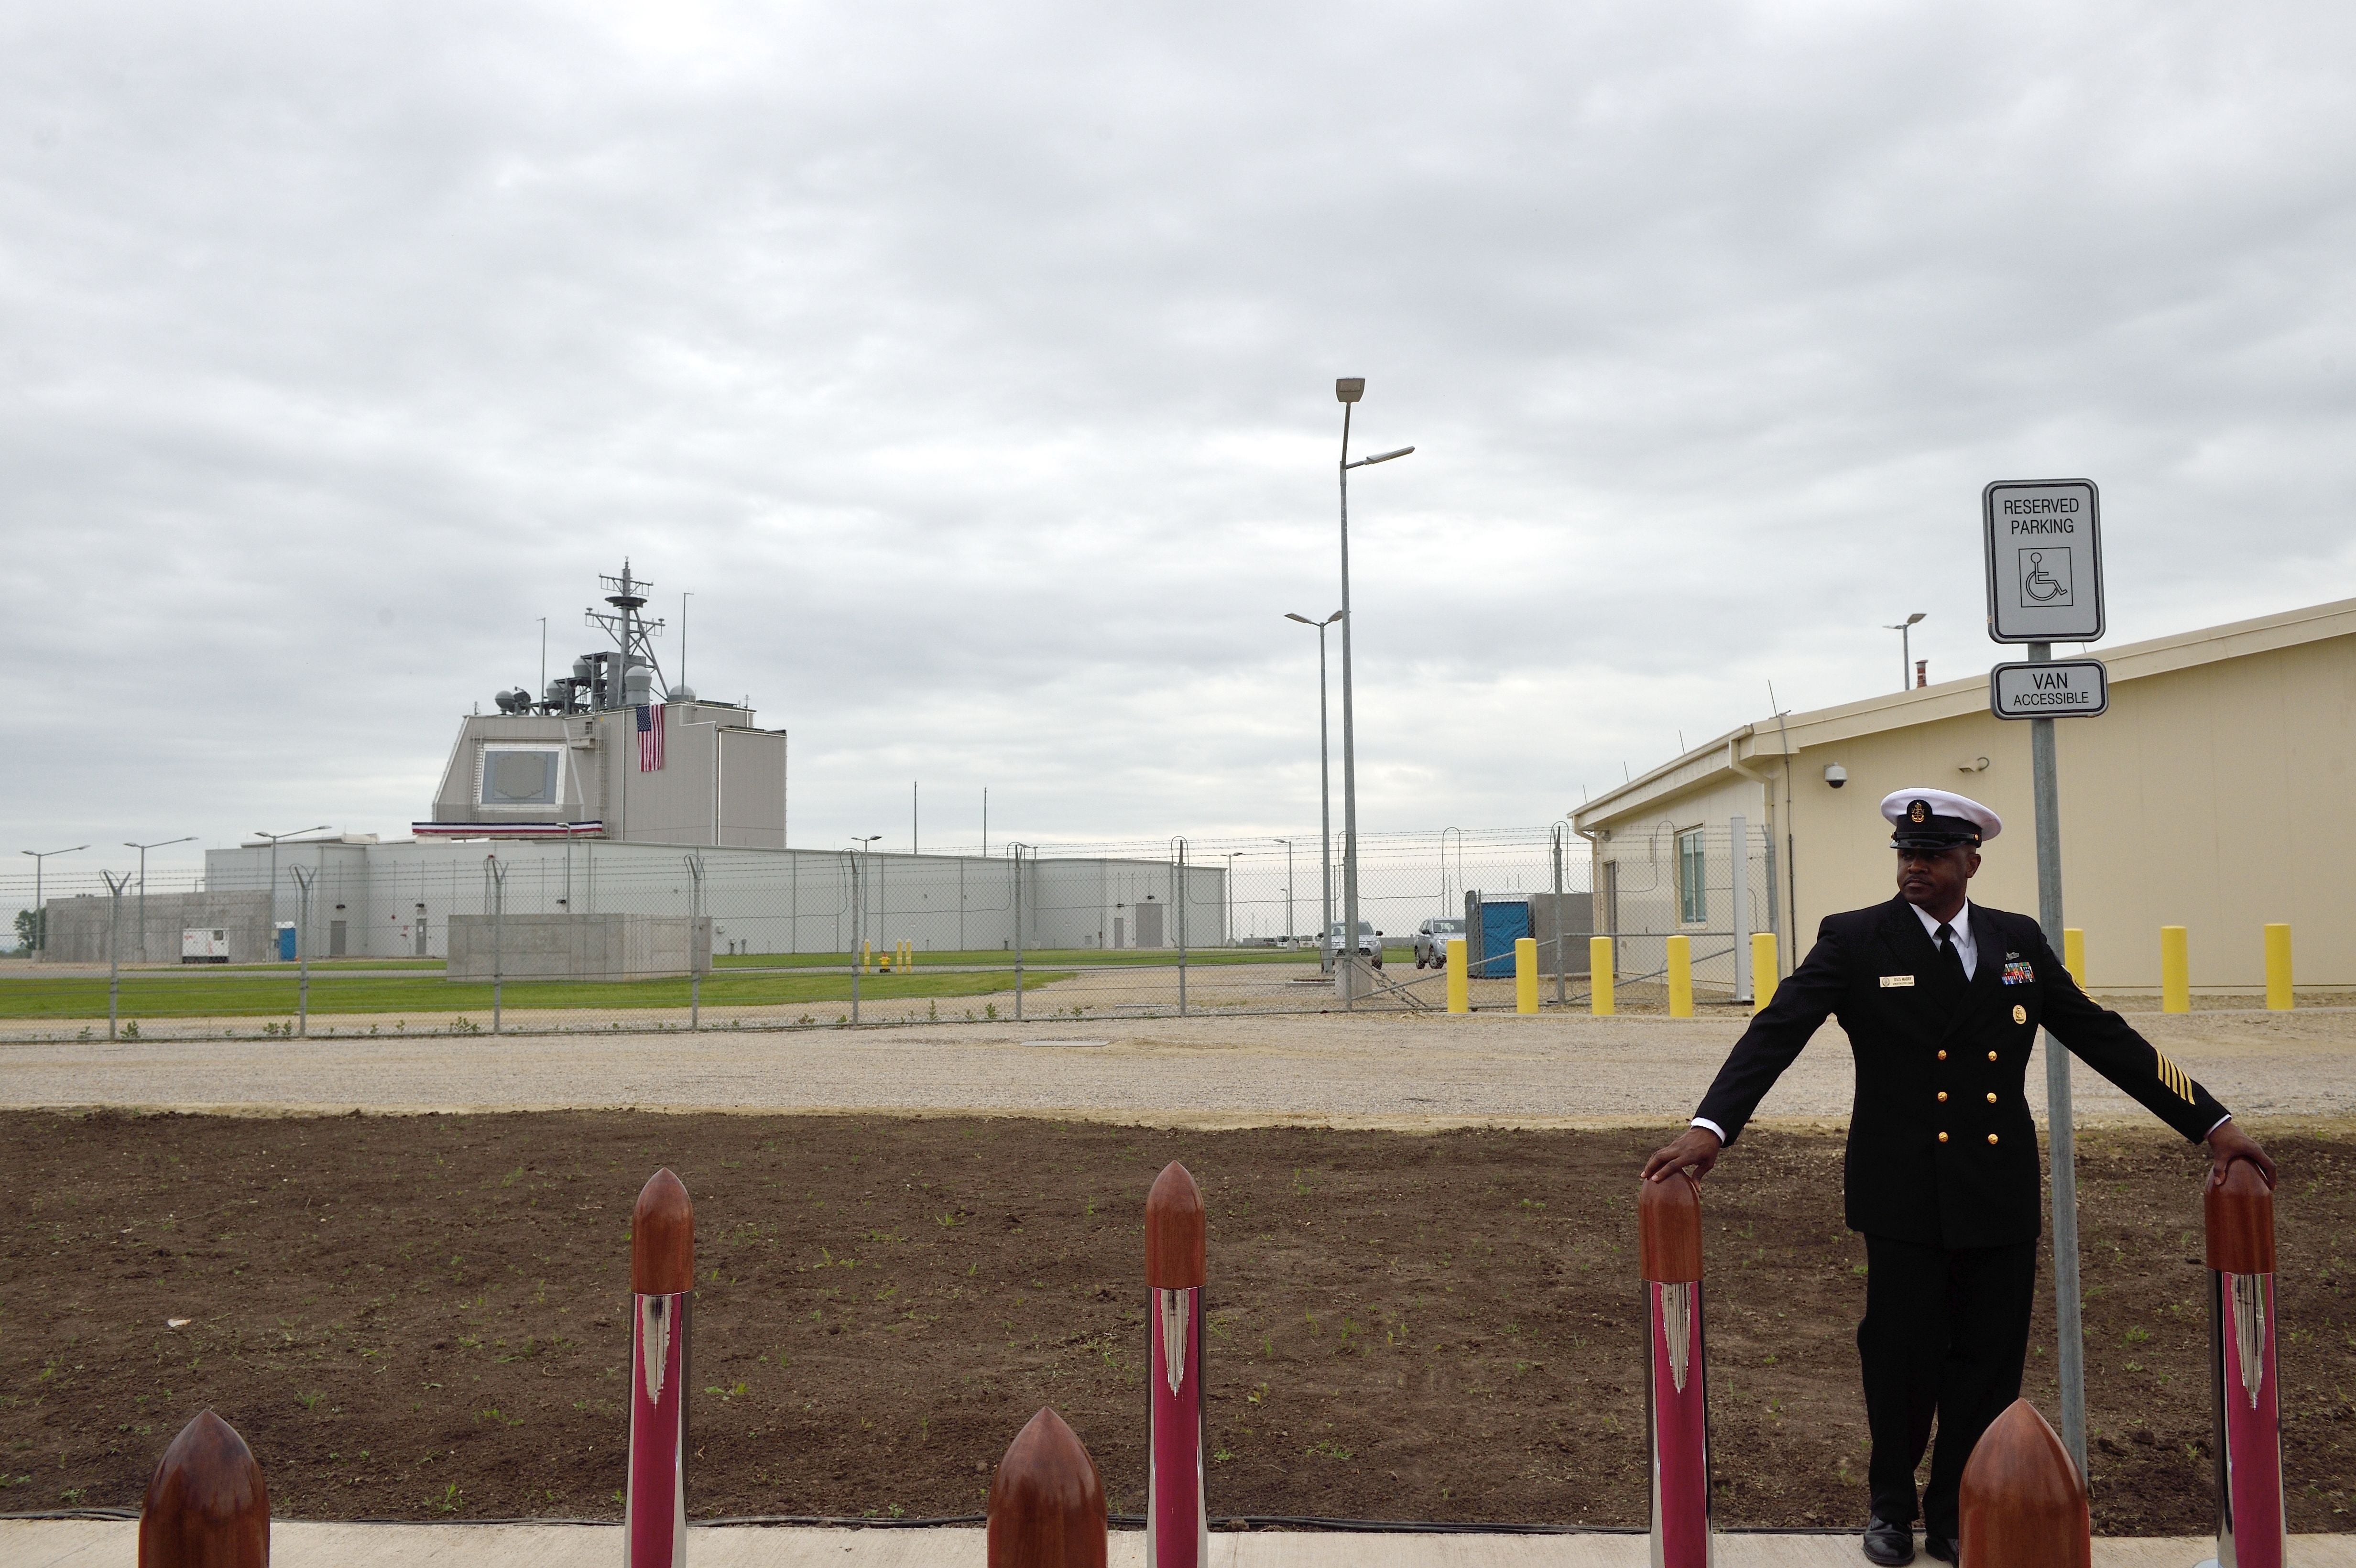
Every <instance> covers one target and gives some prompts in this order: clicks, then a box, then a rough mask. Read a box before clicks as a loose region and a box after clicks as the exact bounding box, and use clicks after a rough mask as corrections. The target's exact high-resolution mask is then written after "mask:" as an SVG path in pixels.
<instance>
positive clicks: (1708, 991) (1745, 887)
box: [1594, 818, 1791, 1006]
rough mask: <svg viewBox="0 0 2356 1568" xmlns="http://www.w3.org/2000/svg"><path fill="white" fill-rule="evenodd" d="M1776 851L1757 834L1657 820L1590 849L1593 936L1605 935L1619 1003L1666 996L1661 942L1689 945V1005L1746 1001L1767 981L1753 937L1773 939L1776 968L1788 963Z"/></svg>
mask: <svg viewBox="0 0 2356 1568" xmlns="http://www.w3.org/2000/svg"><path fill="white" fill-rule="evenodd" d="M1777 859H1778V858H1777V856H1776V853H1775V845H1774V842H1773V840H1772V837H1770V836H1769V835H1768V833H1767V832H1766V831H1765V829H1764V828H1763V827H1759V826H1756V825H1751V824H1746V823H1743V822H1742V821H1741V820H1740V818H1737V819H1735V820H1733V821H1731V822H1716V823H1705V824H1695V825H1692V826H1688V827H1679V826H1677V825H1676V824H1675V823H1670V822H1662V823H1660V824H1657V825H1656V826H1655V827H1652V828H1650V829H1646V830H1642V831H1630V832H1627V833H1625V834H1624V836H1622V837H1615V838H1613V839H1610V840H1606V841H1604V842H1602V843H1600V844H1598V845H1597V846H1596V854H1595V862H1594V875H1595V880H1596V893H1595V905H1596V914H1597V917H1598V918H1597V929H1598V931H1599V932H1600V933H1601V934H1604V935H1608V936H1610V937H1611V938H1612V969H1613V971H1614V973H1615V974H1616V975H1617V976H1618V987H1619V993H1620V999H1621V1000H1622V1001H1623V1002H1633V1003H1635V1004H1637V1005H1639V1006H1643V1005H1644V1004H1647V1003H1656V1002H1661V1001H1664V1000H1665V994H1666V982H1665V974H1666V972H1667V969H1668V939H1669V938H1670V937H1672V936H1680V935H1681V936H1684V937H1686V938H1687V940H1688V942H1689V943H1690V944H1691V947H1690V952H1691V955H1692V960H1693V983H1694V1000H1695V1002H1696V1003H1697V1005H1705V1006H1706V1005H1708V1004H1709V1003H1712V1002H1718V1003H1732V1002H1737V1001H1741V1002H1748V1001H1749V1000H1751V996H1752V994H1753V987H1755V986H1757V985H1760V984H1765V985H1768V986H1771V987H1772V985H1773V983H1774V979H1775V976H1772V975H1761V976H1753V975H1752V974H1751V936H1752V935H1753V934H1754V933H1759V932H1769V933H1773V934H1774V935H1775V937H1776V939H1777V941H1776V950H1777V959H1778V963H1779V965H1781V966H1788V965H1789V964H1790V962H1791V956H1790V953H1789V947H1790V944H1789V942H1788V941H1786V940H1785V939H1784V927H1785V925H1786V924H1787V923H1788V922H1787V920H1786V916H1787V914H1788V910H1787V908H1786V906H1785V900H1784V895H1783V877H1782V874H1781V868H1780V867H1779V865H1778V864H1777Z"/></svg>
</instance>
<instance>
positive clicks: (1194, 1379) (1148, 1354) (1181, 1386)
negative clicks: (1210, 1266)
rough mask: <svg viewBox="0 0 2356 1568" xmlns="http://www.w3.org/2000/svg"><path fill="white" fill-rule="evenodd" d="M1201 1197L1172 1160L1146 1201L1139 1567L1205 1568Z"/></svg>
mask: <svg viewBox="0 0 2356 1568" xmlns="http://www.w3.org/2000/svg"><path fill="white" fill-rule="evenodd" d="M1204 1278H1205V1247H1204V1221H1203V1193H1202V1189H1200V1188H1198V1187H1196V1186H1195V1185H1194V1177H1193V1175H1191V1174H1190V1173H1189V1172H1188V1171H1187V1169H1186V1168H1185V1167H1184V1166H1183V1165H1180V1164H1179V1163H1178V1162H1177V1161H1176V1160H1174V1159H1173V1160H1172V1161H1171V1162H1170V1163H1169V1164H1168V1165H1166V1166H1164V1167H1162V1174H1161V1175H1160V1176H1159V1177H1156V1178H1155V1179H1154V1182H1153V1190H1152V1191H1151V1192H1150V1193H1148V1194H1147V1195H1146V1199H1145V1296H1146V1302H1145V1340H1146V1344H1145V1360H1146V1366H1147V1369H1148V1371H1147V1374H1146V1379H1145V1389H1146V1421H1145V1435H1146V1444H1145V1453H1146V1460H1145V1499H1146V1502H1145V1563H1146V1568H1205V1564H1207V1563H1209V1561H1210V1555H1211V1522H1210V1517H1209V1515H1208V1513H1207V1512H1206V1511H1205V1502H1204V1498H1203V1408H1204V1393H1203V1282H1204Z"/></svg>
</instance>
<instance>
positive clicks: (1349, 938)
mask: <svg viewBox="0 0 2356 1568" xmlns="http://www.w3.org/2000/svg"><path fill="white" fill-rule="evenodd" d="M1365 395H1366V379H1365V377H1364V376H1342V377H1338V378H1336V379H1335V380H1334V382H1333V396H1334V397H1335V398H1337V399H1339V400H1341V404H1342V461H1341V468H1340V472H1339V477H1340V479H1341V482H1342V934H1343V940H1344V942H1345V943H1347V944H1348V948H1349V955H1350V956H1349V966H1348V967H1347V968H1346V969H1336V970H1335V971H1334V973H1335V974H1336V975H1337V976H1346V977H1345V978H1344V979H1343V982H1342V1000H1343V1001H1344V1004H1347V1003H1348V1002H1350V1001H1351V1000H1352V999H1353V998H1355V997H1356V996H1357V994H1358V978H1357V965H1358V730H1357V716H1356V711H1355V709H1354V707H1353V706H1352V703H1351V694H1350V470H1351V469H1353V468H1365V467H1366V466H1367V465H1369V464H1376V463H1388V462H1389V461H1390V460H1391V459H1392V458H1394V457H1405V456H1406V455H1407V454H1408V453H1410V452H1413V451H1414V450H1415V448H1413V447H1411V446H1401V447H1395V448H1393V449H1392V450H1391V451H1389V452H1378V453H1375V454H1374V455H1373V456H1372V457H1361V458H1360V459H1358V461H1356V462H1355V463H1353V462H1351V461H1350V409H1351V405H1352V404H1354V403H1355V402H1356V401H1357V400H1359V399H1360V398H1363V397H1365Z"/></svg>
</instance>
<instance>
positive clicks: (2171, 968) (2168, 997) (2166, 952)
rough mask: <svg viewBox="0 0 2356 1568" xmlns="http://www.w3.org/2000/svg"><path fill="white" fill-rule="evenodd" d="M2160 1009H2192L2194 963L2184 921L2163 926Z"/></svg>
mask: <svg viewBox="0 0 2356 1568" xmlns="http://www.w3.org/2000/svg"><path fill="white" fill-rule="evenodd" d="M2159 1010H2160V1011H2161V1012H2164V1013H2189V1012H2190V1011H2191V1010H2192V963H2191V959H2190V955H2188V954H2187V952H2186V950H2185V944H2184V928H2183V927H2182V926H2180V925H2163V926H2161V927H2160V928H2159Z"/></svg>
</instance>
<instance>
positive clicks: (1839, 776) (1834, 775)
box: [1825, 763, 1848, 789]
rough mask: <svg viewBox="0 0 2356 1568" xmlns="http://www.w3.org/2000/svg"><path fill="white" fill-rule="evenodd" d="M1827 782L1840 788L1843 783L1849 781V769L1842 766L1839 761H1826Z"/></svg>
mask: <svg viewBox="0 0 2356 1568" xmlns="http://www.w3.org/2000/svg"><path fill="white" fill-rule="evenodd" d="M1825 783H1826V784H1830V785H1832V786H1833V788H1835V789H1838V788H1840V786H1841V785H1843V784H1847V783H1848V770H1847V768H1845V767H1843V766H1841V765H1840V764H1839V763H1826V765H1825Z"/></svg>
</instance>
